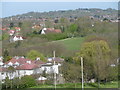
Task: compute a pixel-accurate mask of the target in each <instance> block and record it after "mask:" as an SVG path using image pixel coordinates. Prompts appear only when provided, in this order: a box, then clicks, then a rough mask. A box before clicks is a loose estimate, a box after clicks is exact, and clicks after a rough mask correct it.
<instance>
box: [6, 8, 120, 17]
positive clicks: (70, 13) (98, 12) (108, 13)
mask: <svg viewBox="0 0 120 90" xmlns="http://www.w3.org/2000/svg"><path fill="white" fill-rule="evenodd" d="M117 15H118V10H115V9H111V8H108V9H105V10H103V9H97V8H91V9H87V8H79V9H75V10H59V11H49V12H42V13H41V12H28V13H25V14H21V15H16V16H11V17H12V18H17V19H25V18H61V17H67V18H75V17H82V16H94V17H96V18H105V17H107V18H108V19H116V18H117ZM11 17H6V19H9V18H11Z"/></svg>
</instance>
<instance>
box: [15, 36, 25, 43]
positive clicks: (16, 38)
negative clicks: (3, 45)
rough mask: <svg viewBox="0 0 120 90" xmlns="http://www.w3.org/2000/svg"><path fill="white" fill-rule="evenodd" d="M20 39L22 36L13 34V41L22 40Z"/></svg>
mask: <svg viewBox="0 0 120 90" xmlns="http://www.w3.org/2000/svg"><path fill="white" fill-rule="evenodd" d="M22 40H23V37H22V36H14V37H13V42H15V41H22Z"/></svg>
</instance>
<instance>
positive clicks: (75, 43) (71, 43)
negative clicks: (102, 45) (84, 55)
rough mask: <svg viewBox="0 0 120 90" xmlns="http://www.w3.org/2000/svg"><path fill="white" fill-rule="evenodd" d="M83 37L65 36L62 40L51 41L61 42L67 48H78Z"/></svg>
mask: <svg viewBox="0 0 120 90" xmlns="http://www.w3.org/2000/svg"><path fill="white" fill-rule="evenodd" d="M84 39H85V38H83V37H77V38H67V39H63V40H58V41H53V43H60V44H63V45H65V47H66V48H67V49H68V50H79V49H80V46H81V44H82V43H83V41H84Z"/></svg>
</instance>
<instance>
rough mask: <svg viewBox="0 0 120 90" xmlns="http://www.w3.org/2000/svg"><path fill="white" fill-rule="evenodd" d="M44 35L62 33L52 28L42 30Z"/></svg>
mask: <svg viewBox="0 0 120 90" xmlns="http://www.w3.org/2000/svg"><path fill="white" fill-rule="evenodd" d="M43 30H44V31H45V33H62V31H61V30H60V29H54V28H44V29H43Z"/></svg>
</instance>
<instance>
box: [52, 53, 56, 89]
mask: <svg viewBox="0 0 120 90" xmlns="http://www.w3.org/2000/svg"><path fill="white" fill-rule="evenodd" d="M53 56H54V57H53V60H54V59H55V51H53ZM54 84H55V90H56V72H55V60H54Z"/></svg>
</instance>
